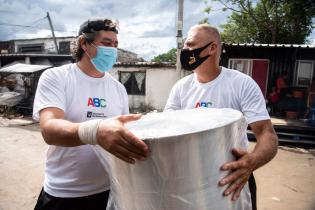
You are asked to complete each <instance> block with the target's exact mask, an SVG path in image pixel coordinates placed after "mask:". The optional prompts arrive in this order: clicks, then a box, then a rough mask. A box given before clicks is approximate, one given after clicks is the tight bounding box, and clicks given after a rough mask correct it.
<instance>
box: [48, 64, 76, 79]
mask: <svg viewBox="0 0 315 210" xmlns="http://www.w3.org/2000/svg"><path fill="white" fill-rule="evenodd" d="M73 65H75V64H72V63H71V64H65V65H63V66H59V67H53V68H50V69H47V70H46V71H44V72H43V74H42V77H53V78H59V77H60V78H64V77H65V76H66V75H67V74H69V73H70V72H71V71H72V70H73Z"/></svg>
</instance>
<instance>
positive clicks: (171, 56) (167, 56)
mask: <svg viewBox="0 0 315 210" xmlns="http://www.w3.org/2000/svg"><path fill="white" fill-rule="evenodd" d="M176 51H177V50H176V48H172V49H170V50H169V51H168V52H166V53H162V54H160V55H158V56H155V57H154V58H153V59H152V60H151V61H153V62H158V63H162V62H169V63H176Z"/></svg>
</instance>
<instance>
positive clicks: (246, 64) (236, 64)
mask: <svg viewBox="0 0 315 210" xmlns="http://www.w3.org/2000/svg"><path fill="white" fill-rule="evenodd" d="M252 66H253V62H252V60H250V59H229V68H230V69H235V70H238V71H240V72H243V73H244V74H247V75H249V76H252Z"/></svg>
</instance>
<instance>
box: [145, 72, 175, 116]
mask: <svg viewBox="0 0 315 210" xmlns="http://www.w3.org/2000/svg"><path fill="white" fill-rule="evenodd" d="M177 80H178V78H177V75H176V69H175V67H174V68H152V69H148V70H147V74H146V104H147V105H148V106H151V107H153V108H154V109H157V110H159V111H162V110H163V109H164V106H165V104H166V101H167V98H168V95H169V93H170V91H171V89H172V87H173V85H174V84H175V83H176V81H177Z"/></svg>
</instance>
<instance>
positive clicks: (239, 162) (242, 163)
mask: <svg viewBox="0 0 315 210" xmlns="http://www.w3.org/2000/svg"><path fill="white" fill-rule="evenodd" d="M232 154H233V155H234V156H235V157H236V161H232V162H228V163H225V164H224V165H222V166H221V168H220V169H221V170H222V171H232V172H231V173H230V174H229V175H227V176H226V177H224V178H223V179H221V180H220V182H219V186H226V185H228V188H227V189H226V190H225V191H224V192H223V195H224V196H228V195H231V194H232V200H233V201H235V200H237V199H238V197H239V196H240V193H241V191H242V189H243V187H244V185H245V184H246V183H247V181H248V179H249V176H250V175H251V173H252V172H253V171H254V169H255V166H256V158H255V156H254V155H253V154H252V153H248V152H247V151H246V150H242V149H236V148H234V149H232Z"/></svg>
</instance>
